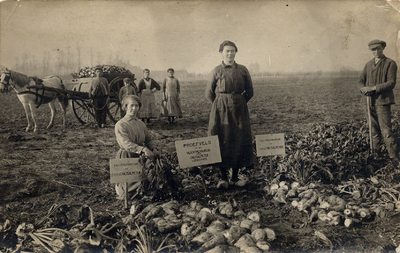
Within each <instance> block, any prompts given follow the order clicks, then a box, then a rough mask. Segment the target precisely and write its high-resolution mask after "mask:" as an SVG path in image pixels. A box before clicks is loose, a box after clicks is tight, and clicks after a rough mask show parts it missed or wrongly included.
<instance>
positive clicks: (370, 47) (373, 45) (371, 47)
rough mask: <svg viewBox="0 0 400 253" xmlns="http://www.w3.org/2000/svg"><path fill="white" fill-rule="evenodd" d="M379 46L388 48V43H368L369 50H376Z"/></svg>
mask: <svg viewBox="0 0 400 253" xmlns="http://www.w3.org/2000/svg"><path fill="white" fill-rule="evenodd" d="M379 45H381V46H382V47H384V48H385V47H386V42H384V41H383V40H372V41H370V42H369V43H368V47H369V49H374V48H376V47H378V46H379Z"/></svg>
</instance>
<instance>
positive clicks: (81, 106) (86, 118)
mask: <svg viewBox="0 0 400 253" xmlns="http://www.w3.org/2000/svg"><path fill="white" fill-rule="evenodd" d="M81 86H82V84H80V85H78V86H77V87H74V89H73V90H74V91H81ZM86 101H87V100H83V99H73V100H71V102H72V110H73V111H74V114H75V117H76V118H77V119H78V121H79V122H80V123H81V124H87V123H89V122H91V120H93V121H94V119H95V116H94V108H93V107H92V105H91V104H89V103H86Z"/></svg>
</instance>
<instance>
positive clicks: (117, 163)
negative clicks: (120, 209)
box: [110, 158, 143, 209]
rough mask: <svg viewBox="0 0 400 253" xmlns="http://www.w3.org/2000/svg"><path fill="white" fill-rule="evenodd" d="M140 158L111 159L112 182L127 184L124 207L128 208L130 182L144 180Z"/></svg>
mask: <svg viewBox="0 0 400 253" xmlns="http://www.w3.org/2000/svg"><path fill="white" fill-rule="evenodd" d="M142 170H143V166H142V165H141V164H140V162H139V158H121V159H110V182H111V183H120V184H123V185H124V186H125V196H124V207H125V209H127V208H128V183H129V182H139V181H141V180H142Z"/></svg>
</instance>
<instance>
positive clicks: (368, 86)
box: [358, 40, 400, 163]
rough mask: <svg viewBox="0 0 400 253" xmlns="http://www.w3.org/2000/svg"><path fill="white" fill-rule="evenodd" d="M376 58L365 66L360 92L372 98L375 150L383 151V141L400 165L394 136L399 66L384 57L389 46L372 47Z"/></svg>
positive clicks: (382, 43)
mask: <svg viewBox="0 0 400 253" xmlns="http://www.w3.org/2000/svg"><path fill="white" fill-rule="evenodd" d="M368 47H369V50H371V52H372V54H373V56H374V58H373V59H372V60H371V61H369V62H367V64H365V67H364V69H363V71H362V73H361V76H360V79H359V81H358V83H359V85H360V86H361V89H360V92H361V93H362V94H363V95H365V96H369V97H370V98H371V99H370V103H369V105H368V106H369V109H370V110H369V111H370V115H369V117H370V119H371V131H372V149H373V150H379V147H380V146H381V142H382V139H383V141H384V144H385V146H386V149H387V151H388V153H389V156H390V159H392V161H394V162H396V163H399V162H400V159H399V154H398V146H397V143H396V141H395V139H394V136H393V133H392V122H391V117H392V116H391V105H392V104H394V94H393V89H394V87H395V86H396V75H397V64H396V62H395V61H393V60H392V59H389V58H387V57H386V56H385V55H384V54H383V50H384V49H385V48H386V42H385V41H382V40H372V41H371V42H369V43H368Z"/></svg>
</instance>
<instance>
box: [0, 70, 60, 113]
mask: <svg viewBox="0 0 400 253" xmlns="http://www.w3.org/2000/svg"><path fill="white" fill-rule="evenodd" d="M29 79H30V80H31V81H34V82H35V85H34V86H35V87H29V86H28V87H27V88H28V89H29V90H26V91H17V90H16V89H15V87H14V86H12V85H11V84H10V82H9V80H10V75H9V74H8V73H6V75H5V78H4V82H3V84H5V85H6V84H8V85H10V86H11V87H12V88H13V89H14V90H15V91H16V93H17V95H24V94H33V95H35V97H36V100H35V104H36V108H39V106H41V105H42V104H46V103H48V102H50V101H52V100H53V99H54V97H49V96H45V95H44V90H45V86H44V85H43V79H40V78H37V77H29ZM31 89H35V91H31Z"/></svg>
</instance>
